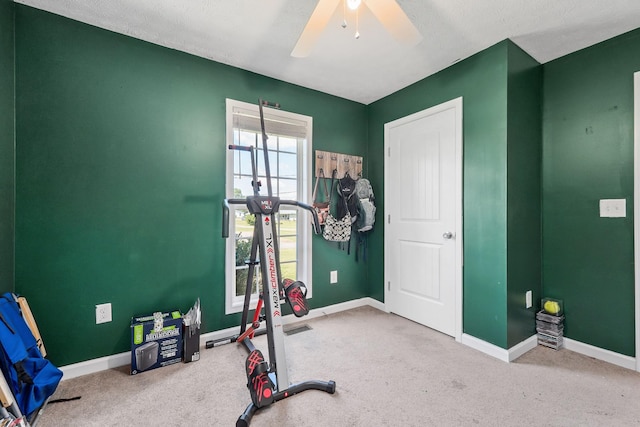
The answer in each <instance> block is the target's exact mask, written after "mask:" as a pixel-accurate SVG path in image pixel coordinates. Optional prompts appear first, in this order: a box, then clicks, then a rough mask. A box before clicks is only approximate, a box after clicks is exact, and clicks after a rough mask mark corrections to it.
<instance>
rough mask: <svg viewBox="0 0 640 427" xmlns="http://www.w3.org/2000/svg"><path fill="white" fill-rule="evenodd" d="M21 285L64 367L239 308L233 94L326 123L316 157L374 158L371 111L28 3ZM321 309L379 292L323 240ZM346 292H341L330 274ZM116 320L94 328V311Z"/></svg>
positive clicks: (23, 16)
mask: <svg viewBox="0 0 640 427" xmlns="http://www.w3.org/2000/svg"><path fill="white" fill-rule="evenodd" d="M15 27H16V70H17V73H16V75H17V79H16V93H17V95H18V96H17V102H16V117H17V123H16V129H17V148H16V176H17V177H16V195H17V196H16V226H15V240H16V262H15V274H16V291H17V292H19V293H20V294H23V295H25V296H27V297H28V298H29V300H30V303H31V306H32V309H33V311H34V315H35V316H36V318H37V319H38V323H39V325H40V326H41V332H42V335H43V337H44V339H45V342H46V345H47V349H48V352H49V354H50V357H51V359H52V361H53V362H54V363H56V364H58V365H66V364H70V363H74V362H78V361H82V360H87V359H92V358H96V357H100V356H105V355H111V354H116V353H119V352H124V351H127V350H128V349H129V348H130V347H129V341H130V330H129V321H130V318H131V316H132V315H134V314H138V313H145V312H152V311H156V310H169V309H174V308H178V309H180V310H183V311H186V310H187V309H188V308H189V307H190V306H191V305H192V304H193V302H194V301H195V299H196V298H197V297H200V298H201V300H202V307H203V316H204V318H203V320H204V330H205V331H212V330H217V329H221V328H227V327H232V326H237V325H238V322H239V316H238V315H231V316H226V315H225V314H224V245H225V242H224V240H223V239H222V238H221V237H220V234H221V232H220V223H221V214H222V210H221V201H222V199H223V198H224V188H225V154H226V143H225V98H233V99H238V100H241V101H246V102H252V103H256V102H257V100H258V98H259V97H262V98H264V99H268V100H271V101H277V102H279V103H280V104H281V105H282V106H283V108H284V109H286V110H289V111H294V112H297V113H301V114H306V115H310V116H312V117H313V119H314V130H313V131H314V133H313V142H314V148H315V149H321V150H333V151H340V152H345V153H349V154H360V155H364V154H365V149H366V132H367V128H366V123H367V122H366V107H365V106H364V105H362V104H358V103H355V102H351V101H347V100H344V99H341V98H337V97H333V96H330V95H326V94H323V93H320V92H316V91H312V90H309V89H305V88H302V87H298V86H294V85H291V84H287V83H284V82H281V81H277V80H274V79H270V78H267V77H264V76H260V75H257V74H253V73H250V72H247V71H243V70H239V69H236V68H232V67H229V66H225V65H221V64H218V63H215V62H212V61H208V60H205V59H202V58H198V57H194V56H191V55H188V54H185V53H181V52H177V51H173V50H170V49H167V48H163V47H159V46H156V45H152V44H149V43H145V42H142V41H139V40H136V39H132V38H129V37H126V36H122V35H118V34H115V33H111V32H109V31H105V30H101V29H97V28H95V27H91V26H89V25H85V24H81V23H78V22H75V21H72V20H69V19H66V18H62V17H59V16H56V15H53V14H49V13H46V12H42V11H39V10H36V9H32V8H29V7H25V6H21V5H16V23H15ZM313 251H314V254H313V256H314V266H313V283H314V289H313V295H314V297H313V299H312V300H311V306H312V307H320V306H326V305H330V304H335V303H339V302H343V301H347V300H352V299H356V298H360V297H364V296H366V295H367V294H368V284H367V283H368V282H367V272H366V266H365V265H364V264H362V263H356V262H355V260H354V257H353V255H352V256H350V257H349V256H347V255H346V252H343V251H340V250H338V249H337V247H336V246H335V245H332V244H330V243H328V242H325V241H324V240H322V238H321V237H319V236H316V237H315V238H314V241H313ZM336 269H337V270H339V273H340V283H339V284H338V285H332V286H331V287H330V286H329V283H328V282H329V270H336ZM103 302H111V303H112V305H113V317H114V321H113V322H111V323H107V324H101V325H95V308H94V306H95V304H98V303H103Z"/></svg>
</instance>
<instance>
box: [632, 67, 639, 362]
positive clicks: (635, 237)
mask: <svg viewBox="0 0 640 427" xmlns="http://www.w3.org/2000/svg"><path fill="white" fill-rule="evenodd" d="M633 82H634V90H633V93H634V96H633V99H634V101H633V117H634V119H633V129H634V131H633V140H634V143H633V152H634V155H633V230H634V231H633V249H634V251H633V252H634V266H635V282H636V283H635V300H636V304H635V309H636V325H635V327H636V354H635V359H636V371H639V372H640V268H639V266H640V71H638V72H637V73H635V74H634V75H633Z"/></svg>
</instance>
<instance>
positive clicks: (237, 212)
mask: <svg viewBox="0 0 640 427" xmlns="http://www.w3.org/2000/svg"><path fill="white" fill-rule="evenodd" d="M226 108H227V138H226V142H225V146H228V145H230V144H234V145H243V146H253V147H256V149H257V153H258V154H257V160H258V161H257V167H258V177H259V180H260V181H261V183H262V186H261V188H260V195H261V196H266V195H268V190H267V182H266V172H265V164H264V152H263V151H262V150H263V147H262V130H261V127H260V113H259V109H258V105H257V104H256V105H254V104H248V103H245V102H240V101H234V100H231V99H227V107H226ZM263 113H264V119H265V120H264V121H265V130H266V132H267V135H268V136H269V138H268V141H267V148H268V155H269V169H270V172H271V186H272V191H273V195H274V196H278V197H280V199H282V200H299V201H305V202H306V201H307V200H309V196H310V194H311V192H310V190H311V179H310V178H311V175H312V173H311V155H310V153H311V131H312V118H311V117H308V116H303V115H300V114H294V113H289V112H285V111H281V110H275V109H272V108H264V109H263ZM250 156H251V154H250V152H248V151H239V150H229V149H227V173H226V193H227V198H229V199H232V198H233V199H243V198H245V197H247V196H251V195H253V188H252V186H251V180H252V170H251V157H250ZM229 218H230V221H229V223H230V224H229V238H228V239H227V246H226V255H225V256H226V262H225V266H226V267H225V277H226V280H225V281H226V313H227V314H229V313H235V312H238V311H241V310H242V305H243V303H244V294H245V289H246V285H247V274H248V266H247V265H246V264H245V261H246V260H247V259H248V258H249V254H250V250H251V243H252V238H253V225H254V221H255V218H254V217H253V215H250V214H249V212H248V210H247V207H246V206H245V205H236V204H232V205H230V211H229ZM274 219H275V224H274V226H275V227H276V232H277V235H278V243H279V249H280V268H281V271H282V278H290V279H293V280H301V281H302V282H304V283H305V284H306V285H307V289H308V293H307V298H311V295H312V292H311V291H312V286H311V233H312V229H311V225H310V221H311V216H310V214H309V213H308V212H307V211H305V210H304V209H298V208H295V207H293V206H287V205H281V206H280V210H279V213H277V214H276V216H275V218H274ZM259 270H260V269H259V267H258V268H256V269H255V275H254V282H253V286H252V288H253V293H254V295H253V298H252V301H253V302H254V303H255V301H257V299H258V290H259V289H260V288H259V287H260V283H261V282H260V271H259Z"/></svg>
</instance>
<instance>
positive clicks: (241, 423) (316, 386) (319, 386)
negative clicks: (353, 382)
mask: <svg viewBox="0 0 640 427" xmlns="http://www.w3.org/2000/svg"><path fill="white" fill-rule="evenodd" d="M306 390H320V391H325V392H327V393H329V394H333V393H335V391H336V383H335V381H305V382H302V383H298V384H293V385H292V386H291V387H289V388H288V389H286V390H284V391H280V392H278V393H275V394H274V395H273V402H274V403H275V402H278V401H279V400H282V399H286V398H287V397H291V396H293V395H296V394H298V393H301V392H303V391H306ZM264 408H267V406H265V407H264ZM258 409H262V408H258V407H257V406H256V405H254V404H253V402H251V403H250V404H249V406H247V409H245V410H244V412H243V413H242V415H240V418H238V421H236V427H248V426H249V423H250V422H251V418H252V417H253V414H255V413H256V411H257V410H258Z"/></svg>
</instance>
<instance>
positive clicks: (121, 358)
mask: <svg viewBox="0 0 640 427" xmlns="http://www.w3.org/2000/svg"><path fill="white" fill-rule="evenodd" d="M364 306H370V307H373V308H376V309H378V310H380V311H386V308H385V305H384V303H382V302H380V301H378V300H376V299H373V298H369V297H366V298H360V299H357V300H352V301H347V302H343V303H339V304H334V305H329V306H326V307H321V308H315V309H312V310H310V311H309V314H308V315H307V316H305V317H304V318H299V317H295V316H294V315H292V314H290V315H288V316H285V317H283V318H282V323H283V324H284V325H289V324H294V323H298V322H304V321H307V320H310V319H315V318H318V317H322V316H327V315H329V314H334V313H339V312H341V311H346V310H351V309H354V308H358V307H364ZM237 333H238V327H237V326H236V327H233V328H227V329H222V330H219V331H213V332H208V333H206V334H202V335H201V336H200V346H201V347H204V346H205V344H206V343H207V341H214V340H218V339H222V338H227V337H231V336H233V335H235V334H237ZM460 342H461V343H462V344H464V345H466V346H468V347H471V348H473V349H475V350H478V351H481V352H483V353H485V354H488V355H489V356H492V357H495V358H496V359H499V360H502V361H503V362H512V361H514V360H516V359H517V358H518V357H520V356H522V355H523V354H525V353H526V352H528V351H530V350H533V349H534V348H535V347H536V346H537V345H538V341H537V336H536V335H532V336H531V337H529V338H527V339H526V340H524V341H522V342H520V343H519V344H516V345H515V346H513V347H511V348H510V349H508V350H506V349H504V348H502V347H498V346H496V345H494V344H491V343H488V342H486V341H483V340H481V339H479V338H476V337H474V336H471V335H468V334H462V339H461V340H460ZM564 347H565V348H566V349H567V350H570V351H575V352H576V353H580V354H584V355H585V356H589V357H593V358H595V359H599V360H602V361H605V362H607V363H611V364H614V365H617V366H621V367H623V368H627V369H631V370H634V371H635V370H636V359H635V358H634V357H630V356H625V355H623V354H620V353H615V352H613V351H609V350H605V349H603V348H599V347H594V346H592V345H589V344H584V343H582V342H580V341H575V340H572V339H570V338H566V337H565V338H564ZM130 363H131V352H128V351H127V352H124V353H119V354H114V355H111V356H105V357H100V358H97V359H92V360H86V361H84V362H79V363H74V364H71V365H66V366H62V367H60V369H61V370H62V372H63V373H64V376H63V377H62V379H63V380H68V379H71V378H76V377H80V376H83V375H87V374H92V373H95V372H100V371H104V370H106V369H112V368H117V367H120V366H125V365H128V364H130Z"/></svg>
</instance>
